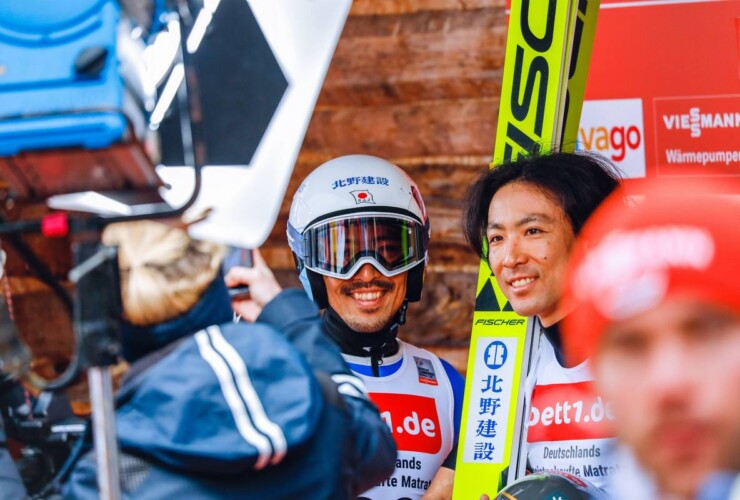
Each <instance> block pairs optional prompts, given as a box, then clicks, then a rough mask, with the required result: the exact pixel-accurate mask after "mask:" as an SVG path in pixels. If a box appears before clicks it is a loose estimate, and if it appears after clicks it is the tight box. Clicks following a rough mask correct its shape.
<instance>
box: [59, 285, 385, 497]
mask: <svg viewBox="0 0 740 500" xmlns="http://www.w3.org/2000/svg"><path fill="white" fill-rule="evenodd" d="M230 320H231V307H230V302H229V298H228V293H227V291H226V288H225V286H224V285H223V282H222V280H221V279H216V280H215V281H214V283H213V284H212V285H211V286H210V288H209V289H208V290H207V291H206V293H205V294H204V295H203V297H202V298H201V300H200V302H199V303H198V304H197V305H196V306H195V307H194V308H193V309H191V310H190V311H189V312H187V313H186V314H184V315H182V316H180V317H178V318H175V319H173V320H171V321H168V322H166V323H163V324H160V325H157V326H155V327H152V328H146V329H143V328H137V327H132V326H131V325H128V326H127V327H126V329H125V330H124V332H122V338H123V347H124V354H125V356H126V357H127V358H128V359H129V360H132V361H133V360H136V361H135V362H134V364H133V365H132V367H131V370H130V372H129V374H128V375H127V378H126V379H125V380H124V382H123V384H122V386H121V389H120V390H119V393H118V396H117V401H116V403H117V412H116V426H117V434H118V439H119V445H120V448H121V490H122V491H121V493H122V498H125V499H128V498H130V499H134V498H136V499H149V498H152V499H154V498H157V499H160V498H177V497H178V496H179V497H180V498H188V499H200V498H260V499H263V498H269V499H272V498H275V499H281V498H285V499H288V498H291V499H295V498H301V499H304V498H307V499H308V498H311V499H312V498H316V499H328V498H332V499H333V498H351V497H353V496H354V495H356V494H357V493H358V492H361V491H364V490H365V489H367V488H369V487H370V486H373V485H375V484H376V483H378V482H379V481H382V480H383V479H385V478H386V477H388V476H389V475H390V474H391V473H392V471H393V468H394V465H395V458H396V449H395V444H394V442H393V439H392V437H391V435H390V433H389V431H388V428H387V426H386V425H385V424H384V423H383V421H382V420H381V419H380V417H379V415H378V412H377V409H376V408H375V406H374V405H373V404H372V403H371V402H370V401H369V400H368V399H367V397H366V396H365V394H364V388H363V386H362V382H361V381H360V380H359V379H357V377H355V376H354V375H353V374H352V372H351V371H350V370H349V369H348V368H347V366H346V365H345V364H344V361H343V359H342V357H341V355H340V353H339V350H338V349H337V347H336V346H335V345H334V344H333V343H331V341H330V340H328V339H327V337H326V336H325V335H324V333H323V331H322V330H321V322H320V318H319V315H318V310H317V309H316V306H315V305H314V304H313V303H312V302H311V301H310V300H309V299H308V298H307V297H306V295H305V294H304V293H303V292H302V291H299V290H286V291H283V292H282V293H281V294H280V295H278V296H277V297H276V298H275V299H274V300H273V301H272V302H270V303H269V304H268V305H267V306H266V307H265V308H264V310H263V311H262V314H261V315H260V317H259V318H258V321H257V322H256V323H254V324H245V323H237V324H235V323H233V322H231V321H230ZM65 497H66V498H75V499H88V498H89V499H93V498H98V490H97V484H96V465H95V457H94V455H93V454H92V452H90V453H88V454H87V455H86V456H85V457H83V458H82V459H81V460H80V461H79V462H78V463H77V464H76V466H75V468H74V470H73V472H72V474H71V477H70V480H69V482H68V483H67V485H66V488H65Z"/></svg>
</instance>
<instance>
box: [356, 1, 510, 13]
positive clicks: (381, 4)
mask: <svg viewBox="0 0 740 500" xmlns="http://www.w3.org/2000/svg"><path fill="white" fill-rule="evenodd" d="M505 5H506V0H354V2H352V9H351V10H350V16H357V15H365V16H366V15H384V14H400V13H408V12H420V11H424V10H466V9H480V8H485V7H504V6H505Z"/></svg>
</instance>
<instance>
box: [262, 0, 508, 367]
mask: <svg viewBox="0 0 740 500" xmlns="http://www.w3.org/2000/svg"><path fill="white" fill-rule="evenodd" d="M504 5H505V1H504V0H475V1H473V0H470V1H466V0H415V1H414V0H406V1H401V0H355V1H354V3H353V6H352V10H351V12H350V17H349V19H348V20H347V23H346V25H345V27H344V31H343V33H342V36H341V38H340V41H339V44H338V46H337V50H336V52H335V54H334V58H333V60H332V63H331V66H330V68H329V71H328V74H327V77H326V81H325V82H324V86H323V89H322V92H321V94H320V96H319V100H318V103H317V106H316V109H315V111H314V114H313V117H312V119H311V122H310V125H309V127H308V132H307V134H306V139H305V141H304V143H303V148H302V150H301V153H300V156H299V158H298V162H297V164H296V167H295V170H294V173H293V178H292V179H291V182H290V185H289V187H288V191H287V194H286V197H285V200H284V201H283V204H282V208H281V211H280V216H279V219H278V221H277V223H276V225H275V228H274V230H273V232H272V234H271V235H270V238H269V240H268V241H267V243H266V245H265V254H266V256H267V260H268V262H269V263H270V264H271V265H272V266H273V267H274V268H275V269H276V271H277V274H278V276H279V279H280V281H281V282H282V283H283V284H284V285H292V286H298V281H297V278H296V277H295V272H294V270H293V269H294V268H293V261H292V258H291V256H290V251H289V249H288V248H287V245H286V240H285V227H286V222H287V218H288V211H289V207H290V200H291V199H292V196H293V193H294V192H295V190H296V189H297V187H298V185H299V184H300V182H301V180H302V179H303V178H304V177H305V176H306V175H308V174H309V173H310V172H311V171H312V170H313V169H314V168H315V167H316V166H318V165H319V164H321V163H322V162H324V161H326V160H329V159H331V158H334V157H336V156H340V155H345V154H354V153H364V154H372V155H376V156H380V157H382V158H385V159H388V160H390V161H392V162H394V163H396V164H397V165H399V166H401V167H402V168H403V169H404V170H406V171H407V172H408V173H409V174H410V175H411V177H413V178H414V179H415V180H416V182H417V183H418V184H419V187H420V189H421V192H422V195H423V196H424V200H425V203H426V205H427V209H428V211H429V214H430V218H431V222H432V241H431V247H430V265H429V268H428V272H427V276H426V281H425V287H424V297H423V299H422V301H421V302H419V303H417V304H414V305H412V307H411V308H410V311H409V322H408V323H407V325H406V326H405V327H403V328H402V329H401V336H402V337H403V338H405V339H408V340H410V341H411V342H413V343H415V344H417V345H423V346H425V347H427V348H431V349H433V350H435V351H438V352H440V353H441V354H442V355H444V356H445V357H446V358H448V359H449V360H450V362H452V363H453V364H454V365H456V366H457V367H458V369H460V370H462V371H464V369H465V366H466V362H467V347H468V341H469V337H470V328H471V321H472V314H473V304H474V294H475V284H476V279H477V271H478V261H477V259H476V257H475V256H474V255H473V254H472V253H471V252H469V251H468V250H467V249H466V247H465V243H464V240H463V236H462V231H461V227H460V215H461V202H462V199H463V196H464V193H465V190H466V189H467V187H468V186H469V185H470V183H471V182H472V180H473V179H474V178H475V177H476V176H477V175H478V174H479V173H480V172H481V171H482V170H483V169H485V168H486V167H487V164H488V162H489V161H490V158H491V153H492V151H493V138H494V133H495V128H496V117H497V116H498V101H499V95H500V87H501V70H502V65H503V58H504V47H505V42H506V14H505V11H504Z"/></svg>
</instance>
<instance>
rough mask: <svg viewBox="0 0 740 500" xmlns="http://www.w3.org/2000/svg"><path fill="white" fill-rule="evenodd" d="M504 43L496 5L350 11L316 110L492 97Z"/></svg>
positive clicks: (497, 91) (502, 23)
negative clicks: (395, 12)
mask: <svg viewBox="0 0 740 500" xmlns="http://www.w3.org/2000/svg"><path fill="white" fill-rule="evenodd" d="M505 44H506V17H505V14H504V11H503V9H501V8H495V9H493V8H490V9H479V10H474V11H436V12H421V13H415V14H404V15H389V16H377V17H371V18H367V17H356V18H352V17H350V18H349V20H348V21H347V24H346V25H345V29H344V32H343V34H342V38H341V39H340V42H339V45H338V46H337V49H336V52H335V54H334V58H333V59H332V63H331V66H330V68H329V72H328V74H327V76H326V80H325V82H324V86H323V88H322V92H321V94H320V96H319V100H318V103H317V109H323V108H325V107H327V106H358V105H377V104H393V103H399V102H409V101H419V100H430V99H459V98H468V97H485V96H497V95H499V94H500V90H501V75H502V73H501V69H502V66H503V59H504V53H505ZM360 54H361V55H362V57H359V55H360Z"/></svg>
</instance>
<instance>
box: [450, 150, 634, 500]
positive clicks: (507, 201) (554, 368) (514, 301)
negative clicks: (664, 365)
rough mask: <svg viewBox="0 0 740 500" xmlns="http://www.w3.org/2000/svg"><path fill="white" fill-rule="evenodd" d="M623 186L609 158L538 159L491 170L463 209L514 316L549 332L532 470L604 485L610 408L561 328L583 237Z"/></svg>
mask: <svg viewBox="0 0 740 500" xmlns="http://www.w3.org/2000/svg"><path fill="white" fill-rule="evenodd" d="M618 185H619V176H618V175H617V173H616V170H615V168H614V167H613V166H612V165H611V164H610V163H609V162H608V161H607V160H606V159H604V158H602V157H599V156H596V155H591V154H582V153H562V152H556V153H550V154H542V155H534V156H529V157H526V158H523V159H519V160H518V161H515V162H511V163H506V164H503V165H500V166H497V167H495V168H493V169H491V170H488V171H486V172H485V173H484V174H483V175H482V176H481V177H480V178H479V179H478V180H477V181H476V182H475V184H474V185H473V186H472V188H471V190H470V192H469V196H468V198H467V202H466V206H465V211H464V213H465V218H464V229H465V235H466V238H467V239H468V242H469V243H470V245H471V247H472V248H473V250H474V251H476V252H477V253H478V254H479V255H480V256H481V258H483V259H485V260H486V261H487V262H488V265H489V266H490V267H491V271H492V272H493V274H494V275H495V276H496V281H497V283H498V285H499V287H500V288H501V290H502V292H503V293H504V295H505V296H506V298H507V299H508V300H509V303H510V304H511V307H512V308H513V309H514V311H516V313H517V314H519V315H521V316H533V317H535V318H536V321H537V322H538V326H539V331H540V332H541V335H540V336H539V348H538V352H537V354H536V356H535V360H534V362H533V363H532V366H531V368H530V372H529V374H528V376H527V382H526V391H527V392H526V402H527V406H528V408H530V413H529V420H528V425H527V434H526V443H527V457H528V466H529V467H528V468H529V469H530V470H532V471H535V472H539V471H543V470H557V471H561V472H567V473H570V474H573V475H575V476H579V477H581V478H585V479H587V480H589V481H590V482H592V483H594V484H595V485H596V486H599V487H603V486H604V485H605V484H606V476H608V475H609V474H611V473H613V472H614V470H615V465H614V464H613V463H610V462H609V461H608V460H607V459H606V458H605V456H606V455H607V454H606V449H605V448H606V447H607V445H608V444H609V443H610V442H611V441H612V438H613V434H612V432H611V430H610V429H609V426H608V420H609V419H610V411H609V407H608V404H606V403H605V402H604V401H603V400H602V399H601V398H598V397H597V396H596V395H595V394H594V392H593V390H592V384H591V380H592V377H591V373H590V370H589V364H588V361H584V362H579V363H577V364H568V363H566V361H565V360H564V358H563V355H562V349H561V338H560V330H559V325H560V322H561V320H562V319H563V318H564V317H565V316H566V315H567V314H568V313H569V312H570V310H569V308H568V307H567V305H566V304H562V303H561V301H560V297H561V286H562V283H563V280H564V277H565V272H566V266H567V262H568V256H569V254H570V251H571V248H572V246H573V244H574V242H575V238H576V235H577V234H578V232H579V231H580V230H581V227H582V226H583V224H584V222H585V221H586V219H587V218H588V217H589V215H590V214H591V213H592V212H593V211H594V210H595V209H596V207H597V206H598V205H599V204H600V203H601V202H602V201H603V200H604V198H606V197H607V195H609V193H611V192H612V191H613V190H614V189H615V188H616V187H617V186H618ZM484 242H485V245H484Z"/></svg>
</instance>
